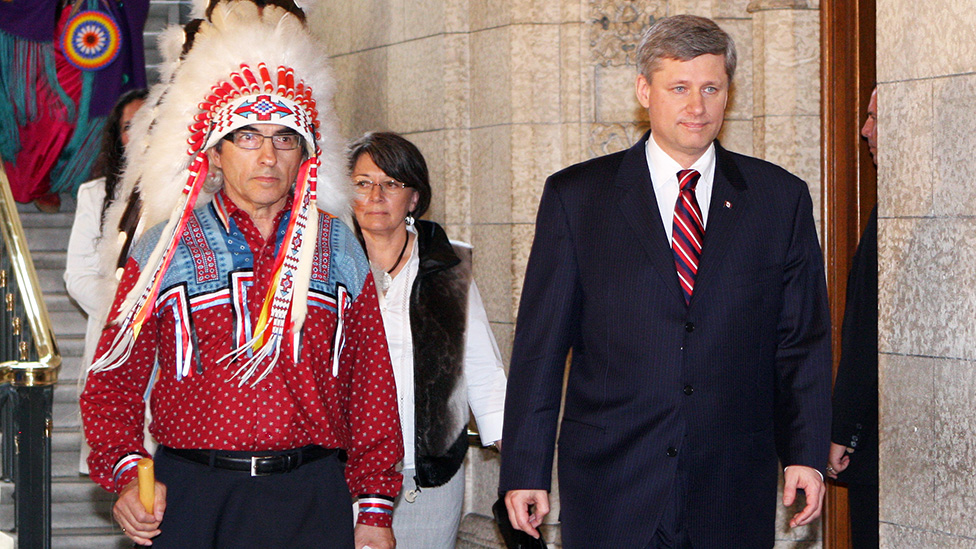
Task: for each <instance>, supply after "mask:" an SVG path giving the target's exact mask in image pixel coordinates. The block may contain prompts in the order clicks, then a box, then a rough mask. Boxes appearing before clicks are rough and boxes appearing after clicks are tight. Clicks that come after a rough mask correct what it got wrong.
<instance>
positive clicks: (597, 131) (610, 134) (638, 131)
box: [584, 122, 648, 158]
mask: <svg viewBox="0 0 976 549" xmlns="http://www.w3.org/2000/svg"><path fill="white" fill-rule="evenodd" d="M647 129H648V126H647V125H646V124H644V125H639V124H636V123H630V122H627V123H619V124H588V125H586V127H585V128H584V130H585V131H586V132H587V138H586V142H587V155H588V158H594V157H597V156H602V155H605V154H610V153H615V152H617V151H622V150H625V149H629V148H630V147H632V146H633V145H634V143H637V140H638V139H640V138H641V136H642V135H644V132H646V131H647Z"/></svg>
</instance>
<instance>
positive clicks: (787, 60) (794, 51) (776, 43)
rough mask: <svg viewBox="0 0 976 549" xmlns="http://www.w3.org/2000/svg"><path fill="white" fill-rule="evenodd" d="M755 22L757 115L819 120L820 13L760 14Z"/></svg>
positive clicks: (799, 11)
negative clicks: (810, 117)
mask: <svg viewBox="0 0 976 549" xmlns="http://www.w3.org/2000/svg"><path fill="white" fill-rule="evenodd" d="M753 21H754V24H753V30H754V39H755V44H754V46H755V47H754V50H753V51H754V63H755V71H756V73H757V74H756V76H757V78H756V88H755V90H754V92H755V94H756V99H755V105H754V107H755V109H756V113H757V114H760V113H762V114H764V115H766V116H783V115H792V116H795V115H805V116H817V117H819V116H820V32H819V31H820V12H819V11H815V10H770V11H761V12H758V13H755V14H754V17H753ZM760 73H762V74H760Z"/></svg>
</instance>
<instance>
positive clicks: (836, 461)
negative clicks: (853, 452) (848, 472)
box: [827, 442, 851, 478]
mask: <svg viewBox="0 0 976 549" xmlns="http://www.w3.org/2000/svg"><path fill="white" fill-rule="evenodd" d="M849 453H850V452H849V451H848V448H847V446H842V445H840V444H836V443H833V442H831V443H830V454H829V455H828V456H827V476H828V477H830V478H837V473H839V472H841V471H843V470H844V469H847V466H848V465H850V464H851V457H850V456H849V455H848V454H849Z"/></svg>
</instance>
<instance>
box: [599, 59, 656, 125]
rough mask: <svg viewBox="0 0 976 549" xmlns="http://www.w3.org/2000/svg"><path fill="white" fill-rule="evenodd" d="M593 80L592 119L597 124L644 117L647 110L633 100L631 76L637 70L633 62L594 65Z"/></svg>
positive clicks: (634, 77)
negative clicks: (593, 117)
mask: <svg viewBox="0 0 976 549" xmlns="http://www.w3.org/2000/svg"><path fill="white" fill-rule="evenodd" d="M592 71H593V75H594V77H593V81H594V88H595V93H594V95H593V103H594V105H595V106H596V108H595V111H596V118H595V122H598V123H601V124H615V123H617V124H619V123H625V124H626V123H630V122H633V121H635V120H641V119H643V120H646V119H647V111H646V110H645V109H644V107H642V106H641V104H640V103H639V102H638V101H637V96H636V94H635V84H634V82H635V79H636V78H637V72H636V70H635V69H634V67H633V66H611V67H602V66H594V67H592Z"/></svg>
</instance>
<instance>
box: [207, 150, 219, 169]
mask: <svg viewBox="0 0 976 549" xmlns="http://www.w3.org/2000/svg"><path fill="white" fill-rule="evenodd" d="M207 159H208V160H210V164H211V165H213V166H216V167H218V168H221V167H222V166H221V165H220V153H219V152H217V147H211V148H210V149H209V150H208V151H207Z"/></svg>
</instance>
